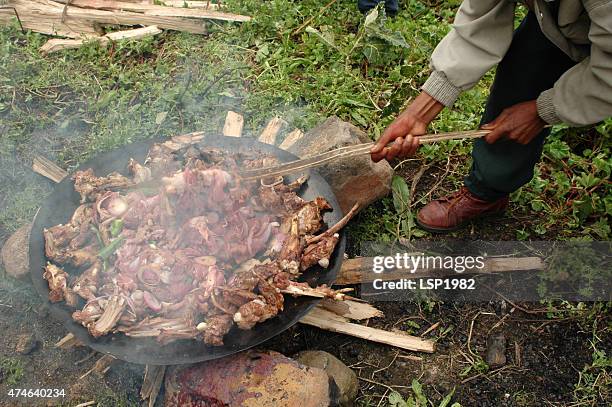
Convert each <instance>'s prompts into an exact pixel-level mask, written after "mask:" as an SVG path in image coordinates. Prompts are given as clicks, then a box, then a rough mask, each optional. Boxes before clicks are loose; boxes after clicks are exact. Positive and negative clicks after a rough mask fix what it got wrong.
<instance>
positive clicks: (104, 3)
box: [56, 0, 251, 22]
mask: <svg viewBox="0 0 612 407" xmlns="http://www.w3.org/2000/svg"><path fill="white" fill-rule="evenodd" d="M56 1H57V2H58V3H62V4H65V3H67V2H69V7H68V10H71V9H72V8H81V9H95V10H108V11H115V12H117V11H133V12H138V13H143V14H146V15H151V16H166V17H191V18H205V19H210V20H222V21H235V22H244V21H250V20H251V17H249V16H243V15H238V14H231V13H225V12H221V11H215V10H208V9H201V8H198V9H190V8H186V7H167V6H159V5H156V4H144V3H129V2H125V1H114V0H56Z"/></svg>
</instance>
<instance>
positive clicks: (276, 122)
mask: <svg viewBox="0 0 612 407" xmlns="http://www.w3.org/2000/svg"><path fill="white" fill-rule="evenodd" d="M287 125H288V124H287V122H286V121H284V120H283V119H281V118H280V117H275V118H273V119H272V120H270V121H269V122H268V124H267V125H266V127H265V128H264V129H263V131H262V132H261V134H260V135H259V141H261V142H262V143H266V144H271V145H275V144H276V137H277V136H278V134H279V133H280V131H281V130H282V129H283V127H286V126H287Z"/></svg>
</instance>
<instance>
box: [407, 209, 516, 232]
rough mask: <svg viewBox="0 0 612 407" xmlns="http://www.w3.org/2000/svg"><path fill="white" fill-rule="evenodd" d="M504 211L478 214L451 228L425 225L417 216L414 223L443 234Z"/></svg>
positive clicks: (493, 216)
mask: <svg viewBox="0 0 612 407" xmlns="http://www.w3.org/2000/svg"><path fill="white" fill-rule="evenodd" d="M505 212H506V211H505V210H503V211H500V212H492V213H487V214H484V215H482V216H479V217H477V218H473V219H469V220H466V221H464V222H462V223H460V224H458V225H456V226H453V227H452V228H436V227H433V226H427V225H425V224H423V223H421V222H420V221H419V219H418V218H416V223H417V225H419V227H420V228H421V229H423V230H425V231H427V232H430V233H437V234H444V233H450V232H455V231H457V230H459V229H461V228H463V227H464V226H465V225H467V224H468V223H470V222H473V221H478V220H488V219H494V218H499V217H502V216H503V215H504V213H505Z"/></svg>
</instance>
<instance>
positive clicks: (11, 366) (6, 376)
mask: <svg viewBox="0 0 612 407" xmlns="http://www.w3.org/2000/svg"><path fill="white" fill-rule="evenodd" d="M0 373H1V375H2V380H1V381H2V383H5V384H7V385H9V386H10V385H15V384H17V383H19V381H21V379H22V378H23V363H22V362H21V360H19V359H17V358H11V357H5V358H2V359H0Z"/></svg>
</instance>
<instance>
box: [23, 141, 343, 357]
mask: <svg viewBox="0 0 612 407" xmlns="http://www.w3.org/2000/svg"><path fill="white" fill-rule="evenodd" d="M153 142H154V141H153V140H150V141H145V142H137V143H133V144H129V145H126V146H123V147H121V148H118V149H116V150H113V151H110V152H107V153H103V154H100V155H98V156H96V157H95V158H94V159H91V160H89V161H87V162H85V163H83V164H82V165H81V166H80V167H79V169H87V168H92V169H93V170H94V172H95V174H96V175H98V176H104V175H107V174H109V173H111V172H113V171H117V172H120V173H122V174H127V172H128V170H127V163H128V161H129V159H130V158H134V159H136V160H138V161H139V162H143V161H144V158H145V157H146V154H147V151H148V150H149V147H150V146H151V145H152V143H153ZM201 144H204V145H207V146H210V147H218V148H222V149H225V150H227V151H230V152H237V151H244V152H247V151H248V152H252V151H261V152H264V153H271V154H273V155H274V156H275V157H277V158H278V159H279V160H280V161H292V160H295V159H297V157H296V156H294V155H293V154H291V153H288V152H286V151H284V150H281V149H279V148H277V147H274V146H270V145H268V144H264V143H260V142H259V141H257V140H255V139H252V138H232V137H207V138H205V140H204V141H202V142H201ZM287 178H288V181H292V180H293V179H295V178H294V177H287ZM300 195H301V196H302V197H303V198H305V199H308V200H310V199H313V198H315V197H317V196H323V197H325V199H327V200H328V201H329V203H330V204H331V206H332V207H333V211H331V212H327V213H326V214H325V216H324V220H325V222H326V224H327V225H332V224H334V223H336V222H337V221H338V220H339V219H340V218H341V217H342V212H341V210H340V206H339V205H338V202H337V200H336V198H335V196H334V194H333V192H332V190H331V188H330V186H329V184H328V183H327V182H326V181H325V180H324V179H323V178H322V177H321V176H320V175H318V174H317V173H316V172H313V171H311V172H310V178H309V180H308V182H307V184H306V185H305V186H304V187H303V189H302V191H301V193H300ZM79 199H80V197H79V195H78V194H77V193H76V192H75V191H74V183H73V181H72V180H71V179H70V177H67V178H66V179H64V180H63V181H62V182H60V183H59V184H57V186H56V187H55V189H54V191H53V192H52V194H51V195H50V196H49V197H48V199H47V200H46V201H45V202H44V204H43V206H42V207H41V208H40V210H39V211H38V213H37V215H36V218H35V219H34V223H33V226H32V233H31V235H30V253H29V255H30V268H31V275H32V281H33V283H34V286H35V287H36V290H37V291H38V293H39V294H40V295H41V297H43V299H44V300H45V301H47V303H48V305H49V309H50V311H51V314H52V315H53V316H54V317H55V318H57V319H58V320H60V321H61V322H63V323H64V325H65V326H66V328H67V329H68V331H70V332H71V333H73V334H74V335H75V336H76V337H77V338H78V339H79V340H80V341H81V342H83V343H84V344H85V345H87V346H89V347H91V348H92V349H94V350H96V351H98V352H102V353H106V354H110V355H113V356H115V357H117V358H119V359H122V360H125V361H127V362H131V363H139V364H152V365H173V364H182V363H195V362H201V361H205V360H210V359H216V358H220V357H223V356H226V355H230V354H233V353H236V352H239V351H242V350H245V349H248V348H250V347H253V346H256V345H258V344H260V343H262V342H264V341H266V340H268V339H270V338H272V337H273V336H275V335H278V334H279V333H281V332H283V331H284V330H286V329H288V328H289V327H291V326H292V325H293V324H295V323H296V322H298V321H299V320H300V318H301V317H302V316H304V315H305V314H306V313H307V312H308V311H309V310H310V309H311V308H312V307H313V306H315V305H316V303H317V301H318V300H317V299H313V298H306V297H299V298H293V297H289V296H286V298H285V308H284V311H282V312H280V313H279V315H278V316H276V317H275V318H272V319H269V320H267V321H265V322H263V323H261V324H257V325H255V327H254V328H253V329H251V330H248V331H243V330H240V329H238V328H237V327H235V326H234V327H233V328H232V330H231V331H230V332H229V333H228V334H227V335H226V336H225V338H224V343H225V344H224V345H223V346H207V345H205V344H204V343H203V342H201V341H197V340H179V341H175V342H172V343H170V344H167V345H160V344H159V343H157V342H156V341H155V339H153V338H130V337H127V336H125V335H123V334H109V335H106V336H104V337H101V338H97V339H96V338H93V337H92V336H91V335H89V333H88V332H87V329H85V328H84V327H83V326H82V325H80V324H78V323H76V322H74V321H73V320H72V317H71V314H72V312H73V311H74V310H73V309H71V308H70V307H68V306H67V305H66V304H64V303H63V302H61V303H55V304H54V303H50V302H49V300H48V295H49V287H48V285H47V281H46V280H45V279H43V277H42V273H43V267H44V266H45V264H46V262H47V259H46V257H45V250H44V238H43V229H44V228H48V227H51V226H53V225H57V224H60V223H66V222H68V221H69V219H70V217H71V216H72V213H73V212H74V210H75V209H76V208H77V206H78V205H79ZM345 243H346V242H345V237H344V235H342V234H341V238H340V241H339V243H338V245H337V247H336V249H335V251H334V254H333V256H332V258H331V259H330V260H331V261H330V266H329V268H328V269H327V270H324V269H322V268H320V267H313V268H311V269H310V270H308V271H307V272H305V273H304V274H303V276H302V277H301V278H300V281H306V282H308V283H309V284H310V285H312V286H316V285H320V284H328V285H331V284H332V283H333V282H334V279H335V277H336V273H337V272H338V270H339V268H340V265H341V263H342V258H343V255H344V248H345Z"/></svg>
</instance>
